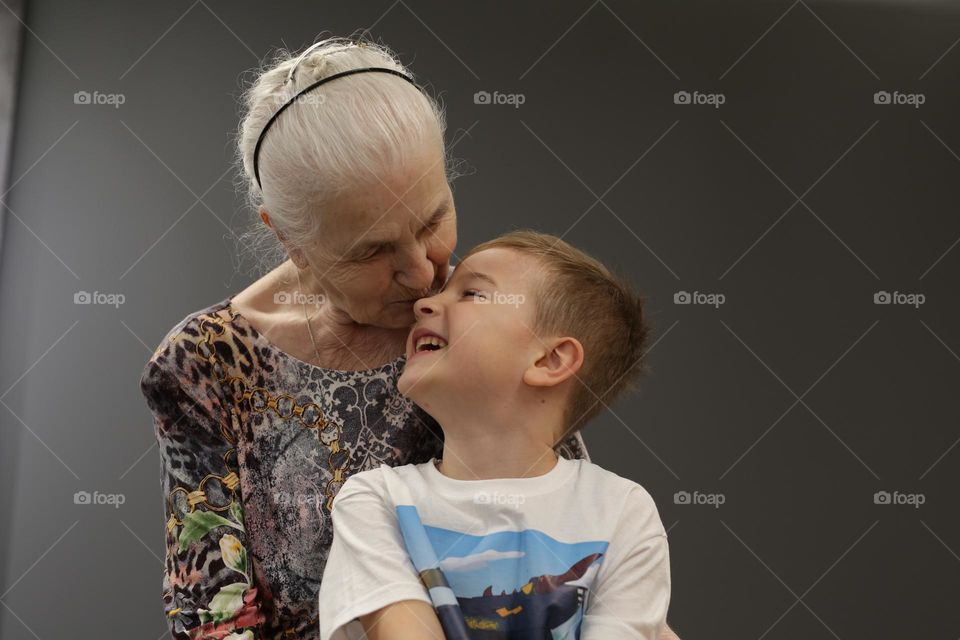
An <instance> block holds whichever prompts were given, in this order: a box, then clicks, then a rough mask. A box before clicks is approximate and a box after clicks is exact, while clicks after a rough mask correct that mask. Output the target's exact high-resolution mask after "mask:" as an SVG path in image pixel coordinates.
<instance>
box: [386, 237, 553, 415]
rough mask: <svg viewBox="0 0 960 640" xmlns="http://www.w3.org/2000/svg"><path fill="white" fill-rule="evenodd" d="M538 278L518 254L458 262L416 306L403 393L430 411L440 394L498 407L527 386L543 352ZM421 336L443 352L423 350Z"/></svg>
mask: <svg viewBox="0 0 960 640" xmlns="http://www.w3.org/2000/svg"><path fill="white" fill-rule="evenodd" d="M539 277H540V276H539V269H538V265H537V261H536V259H535V258H531V257H529V256H526V255H524V254H522V253H520V252H518V251H515V250H513V249H505V248H493V249H487V250H485V251H480V252H479V253H475V254H473V255H471V256H470V257H468V258H467V259H466V260H464V261H463V262H461V263H460V264H459V265H458V266H457V268H456V269H455V270H454V272H453V275H452V276H451V277H450V279H449V280H448V281H447V284H446V285H445V286H444V288H443V289H442V290H441V291H440V292H439V293H437V294H436V295H434V296H430V297H427V298H421V299H420V300H418V301H417V302H416V304H414V307H413V309H414V315H415V316H416V320H417V321H416V323H415V324H414V326H413V328H412V330H411V331H410V335H409V336H408V337H407V350H406V354H407V362H406V366H405V368H404V370H403V374H402V375H401V376H400V378H399V379H398V381H397V388H398V389H399V390H400V392H401V393H403V394H404V395H407V396H408V397H410V398H411V399H412V400H414V401H415V402H416V403H417V404H419V405H420V406H422V407H423V408H425V409H428V410H429V409H430V406H431V404H432V403H431V399H435V398H436V399H439V398H438V397H437V396H436V395H435V394H437V393H441V394H443V396H450V397H451V398H458V397H459V398H467V397H469V398H478V399H484V400H485V401H488V402H497V397H498V395H502V394H503V393H511V390H512V389H513V388H515V387H516V386H517V385H521V384H523V381H522V379H521V378H522V376H523V372H524V371H525V370H526V369H527V367H528V366H529V365H530V364H531V362H532V361H533V360H532V357H533V356H535V355H536V349H538V348H542V344H541V343H540V341H539V340H538V338H537V336H536V335H535V334H534V332H533V320H534V308H533V307H534V297H533V296H534V295H535V291H534V289H535V288H536V283H537V281H538V278H539ZM424 334H427V335H432V336H436V338H438V339H434V340H432V341H430V342H433V343H434V344H435V345H436V344H439V347H437V346H430V345H429V342H428V343H426V344H424V342H423V341H422V340H421V337H422V336H423V335H424ZM464 394H466V395H464ZM434 404H435V403H434ZM444 404H448V402H444Z"/></svg>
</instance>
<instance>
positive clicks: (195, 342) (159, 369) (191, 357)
mask: <svg viewBox="0 0 960 640" xmlns="http://www.w3.org/2000/svg"><path fill="white" fill-rule="evenodd" d="M249 339H250V334H249V332H248V331H247V330H246V329H245V328H244V327H242V326H241V325H240V324H239V323H237V322H236V316H235V314H234V313H233V310H232V308H231V306H230V298H229V297H228V298H224V299H223V300H220V301H218V302H215V303H213V304H211V305H208V306H206V307H204V308H202V309H197V310H195V311H192V312H190V313H188V314H186V315H185V316H184V317H183V318H182V319H180V320H179V321H178V322H177V323H176V324H174V325H173V327H172V328H170V329H169V330H168V331H167V332H166V334H165V335H164V336H163V338H162V339H161V340H160V343H159V345H157V347H156V349H155V350H154V352H153V354H152V355H151V356H150V359H149V360H148V361H147V363H146V364H145V365H144V368H143V371H142V372H141V376H140V387H141V390H142V391H143V392H144V393H145V394H146V393H147V392H148V390H149V388H150V387H151V386H155V385H156V384H157V383H158V381H160V380H166V381H170V380H177V379H183V380H185V381H189V382H190V383H191V384H196V383H198V382H199V381H200V379H201V378H214V377H216V378H222V377H223V373H224V371H223V364H222V360H223V357H222V353H221V352H222V351H223V347H221V346H219V345H220V344H231V345H236V344H238V343H241V344H242V343H244V342H246V341H247V340H249Z"/></svg>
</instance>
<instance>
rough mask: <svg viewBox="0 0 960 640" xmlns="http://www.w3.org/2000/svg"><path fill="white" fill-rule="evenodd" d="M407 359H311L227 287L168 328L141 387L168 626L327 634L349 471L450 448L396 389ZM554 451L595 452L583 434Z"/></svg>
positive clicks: (248, 634)
mask: <svg viewBox="0 0 960 640" xmlns="http://www.w3.org/2000/svg"><path fill="white" fill-rule="evenodd" d="M405 358H406V356H405V355H401V356H400V357H399V358H397V359H396V360H394V361H393V362H390V363H388V364H385V365H383V366H381V367H377V368H375V369H369V370H366V371H338V370H332V369H324V368H322V367H319V366H316V365H312V364H309V363H307V362H304V361H302V360H299V359H297V358H295V357H293V356H291V355H290V354H288V353H286V352H284V351H281V350H280V349H279V348H277V347H276V346H275V345H273V344H272V343H270V342H269V341H268V340H267V339H266V338H265V337H264V336H263V335H261V334H260V333H259V332H258V331H257V330H256V329H255V328H254V327H253V326H252V325H251V324H250V323H249V322H248V321H247V319H246V318H244V317H243V316H242V315H240V314H239V313H238V312H237V311H236V310H235V309H234V307H233V306H232V305H231V299H230V298H229V297H228V298H225V299H224V300H222V301H220V302H218V303H216V304H214V305H212V306H210V307H207V308H206V309H203V310H201V311H197V312H195V313H192V314H190V315H188V316H187V317H186V318H184V319H183V320H181V321H180V322H179V323H178V324H177V325H176V326H175V327H173V329H171V330H170V332H169V333H168V334H167V335H166V336H165V337H164V339H163V341H162V342H161V343H160V346H159V347H158V348H157V350H156V351H155V352H154V354H153V356H152V357H151V358H150V360H149V361H148V362H147V364H146V366H145V367H144V370H143V374H142V377H141V379H140V389H141V392H142V393H143V395H144V397H145V398H146V401H147V405H148V406H149V408H150V411H151V412H152V414H153V421H154V430H155V433H156V437H157V441H158V443H159V446H160V461H161V484H162V488H163V495H164V498H165V507H164V518H165V520H166V561H165V569H164V575H163V601H164V609H165V611H166V614H167V620H168V623H169V627H170V633H171V637H172V638H176V639H181V640H182V639H186V638H191V639H198V638H211V639H217V640H301V639H308V638H309V639H310V640H313V639H314V638H316V637H318V635H319V624H318V618H317V609H318V599H317V598H318V594H319V589H320V579H321V577H322V575H323V568H324V565H325V563H326V559H327V554H328V552H329V550H330V543H331V541H332V536H333V528H332V526H331V522H330V505H331V502H332V501H333V497H334V496H335V495H336V493H337V491H338V490H339V488H340V487H341V486H342V485H343V482H344V481H345V480H346V478H347V477H349V476H350V475H351V474H354V473H357V472H359V471H365V470H368V469H374V468H376V467H379V466H380V465H381V464H384V463H385V464H387V465H389V466H399V465H404V464H417V463H420V462H426V461H428V460H429V459H430V458H431V457H438V458H439V457H440V454H441V452H442V450H443V433H442V431H441V430H440V428H439V425H438V424H437V423H436V422H435V421H434V420H433V419H432V418H431V417H430V416H429V415H427V414H426V413H425V412H424V411H423V410H422V409H420V407H418V406H417V405H415V404H413V403H412V402H411V401H410V400H409V399H407V398H405V397H404V396H402V395H401V394H400V393H399V392H398V391H397V378H398V377H399V375H400V373H401V372H402V370H403V364H404V361H405ZM557 451H558V453H561V454H562V455H564V457H567V458H583V459H586V460H589V456H588V454H587V451H586V448H585V446H584V444H583V440H582V439H581V437H580V435H579V433H578V434H575V435H573V436H570V437H569V438H567V439H566V440H565V441H564V442H562V443H560V444H559V445H558V446H557Z"/></svg>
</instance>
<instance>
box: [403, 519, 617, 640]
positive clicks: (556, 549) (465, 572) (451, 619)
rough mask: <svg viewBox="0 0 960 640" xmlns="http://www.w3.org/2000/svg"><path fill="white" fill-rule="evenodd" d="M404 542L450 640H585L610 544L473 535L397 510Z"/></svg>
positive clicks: (537, 535)
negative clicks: (589, 607) (587, 614)
mask: <svg viewBox="0 0 960 640" xmlns="http://www.w3.org/2000/svg"><path fill="white" fill-rule="evenodd" d="M396 511H397V517H398V519H399V523H400V530H401V533H402V535H403V539H404V544H405V545H406V547H407V552H408V554H409V555H410V559H411V561H412V562H413V565H414V567H415V568H416V569H417V572H418V573H419V574H420V579H421V581H422V582H423V584H424V586H425V587H426V588H427V590H428V591H429V593H430V599H431V600H432V602H433V605H434V609H436V611H437V616H438V617H439V619H440V623H441V626H442V627H443V631H444V634H445V636H446V638H447V640H579V638H580V626H581V622H582V620H583V614H584V611H585V609H586V604H587V594H588V593H589V591H590V589H591V587H592V585H593V582H594V579H595V578H596V575H597V572H598V571H599V569H600V564H601V562H602V560H603V557H604V554H605V553H606V550H607V545H608V543H607V542H606V541H591V542H577V543H566V542H560V541H558V540H555V539H554V538H552V537H550V536H549V535H547V534H545V533H543V532H542V531H538V530H536V529H524V530H522V531H498V532H495V533H489V534H486V535H472V534H470V533H465V532H461V531H453V530H450V529H443V528H439V527H431V526H426V525H424V524H423V523H422V522H421V520H420V515H419V513H418V512H417V509H416V507H414V506H411V505H400V506H398V507H397V508H396Z"/></svg>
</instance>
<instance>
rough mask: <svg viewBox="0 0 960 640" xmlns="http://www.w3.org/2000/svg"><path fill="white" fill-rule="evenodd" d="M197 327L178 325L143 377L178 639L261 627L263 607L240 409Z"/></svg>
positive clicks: (168, 603) (166, 583) (168, 596)
mask: <svg viewBox="0 0 960 640" xmlns="http://www.w3.org/2000/svg"><path fill="white" fill-rule="evenodd" d="M170 335H174V336H175V337H174V339H173V340H169V337H170ZM192 335H196V333H195V332H190V334H188V333H186V332H177V333H174V332H171V334H169V335H168V337H167V338H168V339H165V341H164V343H163V344H161V348H159V349H158V350H157V351H156V353H155V354H154V356H153V357H152V358H151V359H150V361H149V362H148V363H147V365H146V367H145V368H144V371H143V374H142V376H141V379H140V389H141V393H142V394H143V395H144V397H145V398H146V401H147V405H148V406H149V408H150V410H151V412H152V413H153V419H154V431H155V435H156V438H157V442H158V444H159V448H160V462H161V486H162V489H163V496H164V517H165V519H166V528H165V533H166V535H165V539H166V559H165V562H164V573H163V599H164V609H165V612H166V616H167V624H168V626H169V632H170V637H171V638H174V639H176V640H186V639H187V638H191V637H202V636H203V634H210V637H214V636H215V637H218V638H219V637H223V636H226V635H228V634H229V633H231V632H237V633H241V632H242V631H243V630H246V629H251V630H253V633H254V634H257V635H259V631H258V629H259V628H260V626H261V624H262V623H263V621H264V614H263V613H262V611H261V607H260V601H259V598H258V596H257V589H256V588H255V586H254V585H253V577H252V576H253V571H252V567H251V566H250V561H249V559H248V556H247V538H246V529H245V527H244V520H243V508H242V504H243V498H242V496H241V494H240V484H239V478H238V477H237V470H236V468H235V465H236V451H235V443H234V442H233V441H232V440H233V437H232V435H231V434H230V429H231V428H232V426H233V425H232V422H231V418H230V416H232V415H233V414H232V413H231V411H230V410H229V408H228V407H226V406H223V405H222V404H220V401H219V400H218V399H217V393H216V392H217V391H218V385H217V383H216V382H215V381H212V380H209V378H208V377H207V375H208V374H204V370H205V369H204V368H203V367H201V366H200V361H201V357H200V356H199V355H198V354H197V352H196V344H195V343H193V342H191V336H192ZM201 335H202V334H201ZM178 359H179V364H178ZM204 364H206V363H205V362H204ZM206 371H209V368H207V369H206ZM193 374H197V377H196V378H193V377H192V376H193ZM194 379H197V380H200V382H199V383H194V382H193V380H194ZM219 397H220V398H222V396H219ZM221 427H222V428H221Z"/></svg>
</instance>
